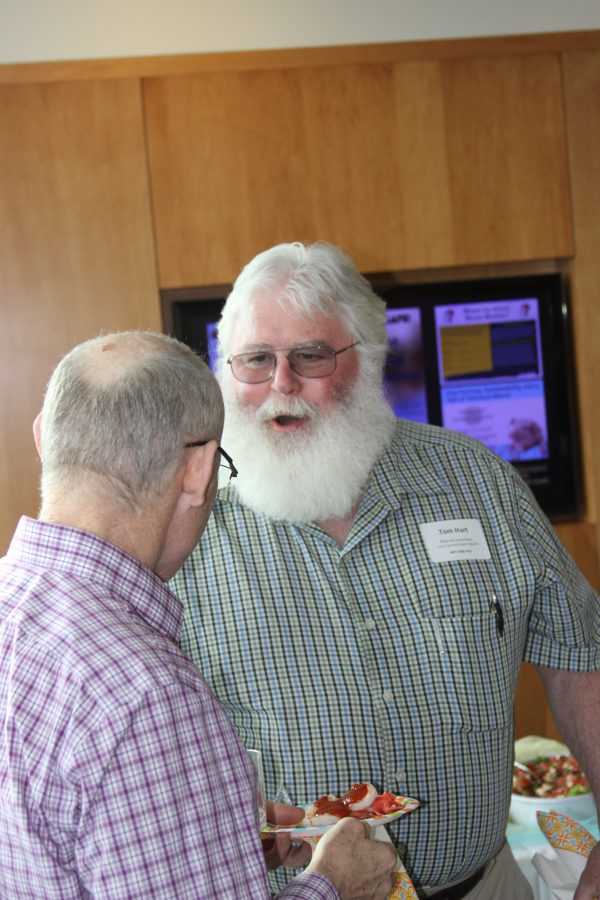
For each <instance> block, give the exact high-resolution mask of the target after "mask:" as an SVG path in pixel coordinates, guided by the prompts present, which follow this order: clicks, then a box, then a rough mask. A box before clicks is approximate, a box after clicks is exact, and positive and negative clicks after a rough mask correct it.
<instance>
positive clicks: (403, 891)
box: [388, 860, 417, 900]
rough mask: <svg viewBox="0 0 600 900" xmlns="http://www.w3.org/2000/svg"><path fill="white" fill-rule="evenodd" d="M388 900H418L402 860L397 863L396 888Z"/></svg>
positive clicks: (395, 873)
mask: <svg viewBox="0 0 600 900" xmlns="http://www.w3.org/2000/svg"><path fill="white" fill-rule="evenodd" d="M388 900H417V892H416V891H415V888H414V885H413V883H412V881H411V880H410V878H409V877H408V874H407V872H406V869H405V868H404V866H403V865H402V863H401V862H400V860H397V862H396V869H395V871H394V887H393V888H392V893H391V894H390V895H389V897H388Z"/></svg>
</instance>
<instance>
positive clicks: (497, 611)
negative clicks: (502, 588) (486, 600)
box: [490, 594, 504, 637]
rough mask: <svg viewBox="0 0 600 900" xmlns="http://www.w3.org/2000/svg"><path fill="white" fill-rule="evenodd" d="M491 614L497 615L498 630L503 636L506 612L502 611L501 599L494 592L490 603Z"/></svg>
mask: <svg viewBox="0 0 600 900" xmlns="http://www.w3.org/2000/svg"><path fill="white" fill-rule="evenodd" d="M490 615H492V616H495V619H496V631H497V632H498V634H499V636H500V637H502V636H503V634H504V613H503V612H502V606H501V605H500V601H499V600H498V598H497V597H496V595H495V594H492V602H491V603H490Z"/></svg>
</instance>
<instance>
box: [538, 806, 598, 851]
mask: <svg viewBox="0 0 600 900" xmlns="http://www.w3.org/2000/svg"><path fill="white" fill-rule="evenodd" d="M537 820H538V825H539V826H540V828H541V829H542V831H543V832H544V834H545V836H546V838H547V839H548V841H549V843H550V845H551V846H552V847H554V849H555V850H564V851H566V852H567V853H576V854H577V855H578V856H583V857H584V858H585V859H587V858H588V856H589V855H590V853H591V852H592V848H593V847H595V846H596V838H595V837H594V836H593V835H591V834H590V833H589V831H588V830H587V828H584V827H583V825H580V824H579V822H577V821H576V819H572V818H571V817H570V816H565V814H564V813H558V812H553V811H551V812H547V813H544V812H542V811H541V810H538V812H537Z"/></svg>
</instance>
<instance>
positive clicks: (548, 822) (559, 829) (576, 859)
mask: <svg viewBox="0 0 600 900" xmlns="http://www.w3.org/2000/svg"><path fill="white" fill-rule="evenodd" d="M537 820H538V825H539V826H540V828H541V829H542V831H543V833H544V835H545V836H546V839H547V840H548V843H549V844H550V846H551V847H552V849H553V850H554V856H553V858H552V859H550V858H548V857H547V856H545V855H543V854H541V853H536V854H534V856H533V859H532V863H533V865H534V867H535V869H536V871H537V872H538V874H539V876H540V877H541V878H542V880H543V881H544V882H545V883H546V884H547V886H548V887H549V888H550V890H551V892H552V896H553V897H554V898H556V900H571V898H572V897H573V894H574V892H575V890H576V888H577V884H578V882H579V879H580V878H581V873H582V872H583V870H584V868H585V864H586V862H587V858H588V856H589V855H590V853H591V851H592V848H593V847H594V846H595V844H596V838H595V837H593V835H591V834H590V832H589V831H588V830H587V829H586V828H584V827H583V825H581V824H580V823H579V822H577V821H576V820H575V819H572V818H571V817H570V816H565V815H564V813H558V812H547V813H544V812H542V811H541V810H538V812H537Z"/></svg>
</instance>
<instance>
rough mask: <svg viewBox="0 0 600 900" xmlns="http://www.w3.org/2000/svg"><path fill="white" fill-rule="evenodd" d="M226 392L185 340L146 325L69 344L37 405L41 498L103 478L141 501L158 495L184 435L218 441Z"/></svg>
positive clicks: (121, 494)
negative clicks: (146, 329) (71, 346)
mask: <svg viewBox="0 0 600 900" xmlns="http://www.w3.org/2000/svg"><path fill="white" fill-rule="evenodd" d="M222 426H223V401H222V398H221V393H220V390H219V387H218V384H217V382H216V379H215V378H214V377H213V375H212V374H211V372H210V370H209V369H208V367H207V366H206V364H205V363H203V362H202V360H201V359H200V358H199V357H198V356H196V355H195V354H194V353H193V352H192V351H191V350H190V349H189V347H186V346H185V345H184V344H182V343H180V342H179V341H177V340H175V339H174V338H170V337H167V336H166V335H162V334H157V333H153V332H137V331H130V332H120V333H117V334H107V335H105V336H102V337H98V338H93V339H92V340H89V341H86V342H85V343H83V344H80V345H79V346H78V347H75V348H74V349H73V350H71V352H70V353H68V354H67V355H66V356H65V357H64V358H63V359H62V360H61V362H60V363H59V364H58V366H57V367H56V369H55V370H54V373H53V374H52V377H51V378H50V381H49V383H48V386H47V388H46V394H45V399H44V406H43V410H42V447H41V457H42V484H41V486H42V498H43V499H44V498H46V497H48V496H51V495H54V496H57V495H59V493H60V492H71V491H73V490H74V489H77V487H78V485H79V484H80V483H81V482H82V481H83V480H85V479H86V478H88V477H90V476H91V477H94V478H96V479H98V478H99V479H100V482H101V484H102V485H103V486H104V487H105V489H106V490H107V491H108V492H109V495H110V496H112V497H114V498H115V500H119V501H121V502H125V503H126V504H128V505H129V506H133V507H138V506H140V505H141V504H143V503H144V502H145V501H146V500H147V499H148V498H149V497H151V496H155V495H158V494H159V493H160V492H161V491H162V490H163V488H164V487H165V485H166V484H167V483H168V480H169V479H170V478H171V477H172V475H173V474H174V472H175V471H176V470H177V468H178V467H179V465H180V464H181V462H182V459H183V454H184V452H185V450H184V444H185V443H186V441H191V440H204V439H206V440H211V439H216V440H218V439H219V438H220V435H221V430H222Z"/></svg>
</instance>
